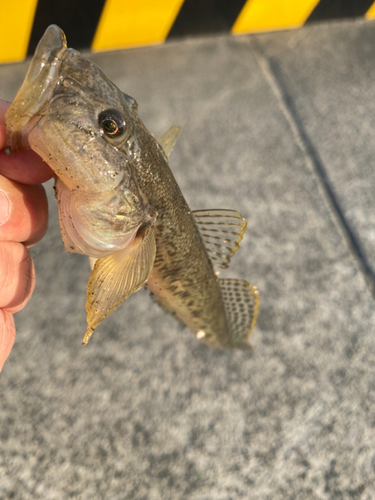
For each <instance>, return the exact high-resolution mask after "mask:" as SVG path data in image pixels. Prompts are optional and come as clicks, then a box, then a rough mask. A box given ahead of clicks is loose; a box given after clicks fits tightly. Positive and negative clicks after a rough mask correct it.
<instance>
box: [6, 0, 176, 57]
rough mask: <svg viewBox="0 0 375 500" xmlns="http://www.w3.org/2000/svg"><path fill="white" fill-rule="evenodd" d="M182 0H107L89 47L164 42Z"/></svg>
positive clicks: (99, 47)
mask: <svg viewBox="0 0 375 500" xmlns="http://www.w3.org/2000/svg"><path fill="white" fill-rule="evenodd" d="M9 1H11V0H9ZM183 1H184V0H107V1H106V3H105V6H104V9H103V13H102V15H101V18H100V21H99V25H98V28H97V30H96V33H95V37H94V41H93V44H92V49H93V50H110V49H119V48H121V47H129V46H135V45H149V44H153V43H161V42H163V41H164V40H165V39H166V37H167V35H168V33H169V30H170V29H171V27H172V24H173V22H174V20H175V18H176V16H177V14H178V12H179V10H180V8H181V5H182V3H183Z"/></svg>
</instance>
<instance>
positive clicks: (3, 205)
mask: <svg viewBox="0 0 375 500" xmlns="http://www.w3.org/2000/svg"><path fill="white" fill-rule="evenodd" d="M9 208H10V203H9V198H8V196H7V195H6V194H5V193H4V191H0V225H1V224H4V222H6V220H7V219H8V217H9Z"/></svg>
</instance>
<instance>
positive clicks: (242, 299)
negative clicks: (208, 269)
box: [218, 279, 259, 350]
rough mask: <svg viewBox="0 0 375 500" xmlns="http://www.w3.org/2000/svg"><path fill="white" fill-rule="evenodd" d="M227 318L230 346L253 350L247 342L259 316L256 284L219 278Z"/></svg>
mask: <svg viewBox="0 0 375 500" xmlns="http://www.w3.org/2000/svg"><path fill="white" fill-rule="evenodd" d="M218 282H219V285H220V290H221V295H222V297H223V302H224V309H225V316H226V318H227V325H228V335H229V343H228V347H229V348H234V347H237V348H240V349H243V350H251V345H250V344H248V343H247V342H246V340H247V339H248V338H249V337H250V334H251V332H252V331H253V329H254V327H255V324H256V322H257V317H258V309H259V294H258V290H257V289H256V287H255V286H251V285H249V283H248V282H247V281H245V280H237V279H219V280H218Z"/></svg>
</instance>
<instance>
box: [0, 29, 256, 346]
mask: <svg viewBox="0 0 375 500" xmlns="http://www.w3.org/2000/svg"><path fill="white" fill-rule="evenodd" d="M6 129H7V139H6V140H7V148H8V150H9V151H10V152H12V151H17V150H20V149H32V150H33V151H35V152H36V153H37V154H38V155H39V156H41V157H42V159H43V160H44V161H45V162H47V164H48V165H49V166H50V167H51V169H52V170H53V172H54V174H55V196H56V199H57V206H58V213H59V223H60V229H61V235H62V240H63V243H64V246H65V248H66V250H67V251H68V252H71V253H78V254H83V255H86V256H88V257H89V259H90V264H91V268H92V269H91V274H90V276H89V280H88V284H87V302H86V311H87V331H86V334H85V336H84V339H83V342H82V343H83V344H87V342H88V341H89V339H90V337H91V336H92V334H93V332H94V330H95V329H96V327H97V326H98V325H99V324H100V323H101V322H102V321H103V320H104V319H105V318H106V317H108V316H109V315H110V314H111V313H112V312H113V311H114V310H115V309H117V307H118V306H119V305H120V304H122V303H123V302H124V301H125V300H126V299H127V298H128V297H129V296H130V295H132V294H133V293H135V292H136V291H138V290H139V289H141V288H142V287H145V288H147V289H148V290H149V291H150V292H151V294H152V295H153V297H154V298H155V300H156V301H157V302H158V303H159V304H160V305H161V307H162V308H163V309H164V310H165V311H166V312H168V313H170V314H171V315H172V316H174V317H175V318H176V319H178V320H179V321H180V322H182V323H183V324H185V325H186V326H187V327H188V328H190V330H191V331H192V332H193V334H194V335H195V337H196V338H197V339H198V340H199V341H200V342H203V343H205V344H207V345H208V346H211V347H214V348H222V349H233V348H239V349H242V350H250V349H251V345H250V343H249V342H248V339H249V336H250V334H251V332H252V331H253V329H254V327H255V324H256V321H257V315H258V309H259V293H258V291H257V288H256V287H255V286H252V285H250V284H249V283H248V282H247V281H245V280H242V279H229V278H219V277H218V276H219V272H220V270H221V269H225V268H226V267H228V264H229V261H230V259H231V257H232V256H233V254H234V253H235V252H236V251H237V249H238V248H239V244H240V242H241V240H242V238H243V235H244V233H245V230H246V225H247V222H246V220H245V219H244V218H243V217H242V216H241V215H240V214H239V213H238V212H237V211H234V210H227V209H223V210H221V209H209V210H196V211H192V210H190V208H189V206H188V204H187V202H186V201H185V198H184V196H183V194H182V192H181V190H180V188H179V186H178V184H177V182H176V180H175V178H174V176H173V173H172V171H171V169H170V167H169V165H168V157H169V155H170V153H171V151H172V149H173V147H174V145H175V143H176V140H177V137H178V135H179V132H180V129H179V127H176V126H172V127H171V128H170V129H169V130H167V132H165V134H163V135H162V136H161V137H159V138H158V139H156V138H155V137H154V136H153V135H152V134H151V133H150V132H149V131H148V130H147V129H146V127H145V126H144V124H143V122H142V121H141V119H140V118H139V115H138V104H137V102H136V100H135V99H134V98H132V97H131V96H129V95H127V94H125V93H123V92H122V91H121V90H120V89H118V87H116V85H115V84H114V83H112V81H111V80H109V79H108V78H107V77H106V75H105V74H104V73H103V72H102V71H101V70H100V69H99V68H98V67H97V66H96V65H95V64H94V63H93V62H91V61H90V60H89V59H87V58H85V57H83V56H82V55H81V54H80V53H79V52H78V51H76V50H74V49H72V48H68V46H67V41H66V37H65V34H64V33H63V31H62V30H61V29H60V28H59V27H58V26H56V25H51V26H49V27H48V28H47V30H46V32H45V34H44V36H43V37H42V39H41V40H40V42H39V44H38V46H37V49H36V52H35V55H34V56H33V58H32V61H31V64H30V67H29V69H28V72H27V74H26V77H25V80H24V82H23V84H22V86H21V88H20V90H19V92H18V93H17V95H16V97H15V99H14V101H13V103H12V104H11V106H10V107H9V109H8V111H7V113H6Z"/></svg>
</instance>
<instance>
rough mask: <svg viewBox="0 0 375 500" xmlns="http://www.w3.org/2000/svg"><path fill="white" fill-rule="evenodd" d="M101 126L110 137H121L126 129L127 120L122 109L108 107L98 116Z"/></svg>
mask: <svg viewBox="0 0 375 500" xmlns="http://www.w3.org/2000/svg"><path fill="white" fill-rule="evenodd" d="M98 121H99V126H100V129H101V131H102V132H103V134H104V135H106V136H107V137H108V138H112V137H113V138H118V137H121V136H122V135H123V134H124V133H125V131H126V122H125V118H124V117H123V115H122V113H120V111H117V109H112V108H110V109H106V110H104V111H102V112H101V113H100V114H99V116H98Z"/></svg>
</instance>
